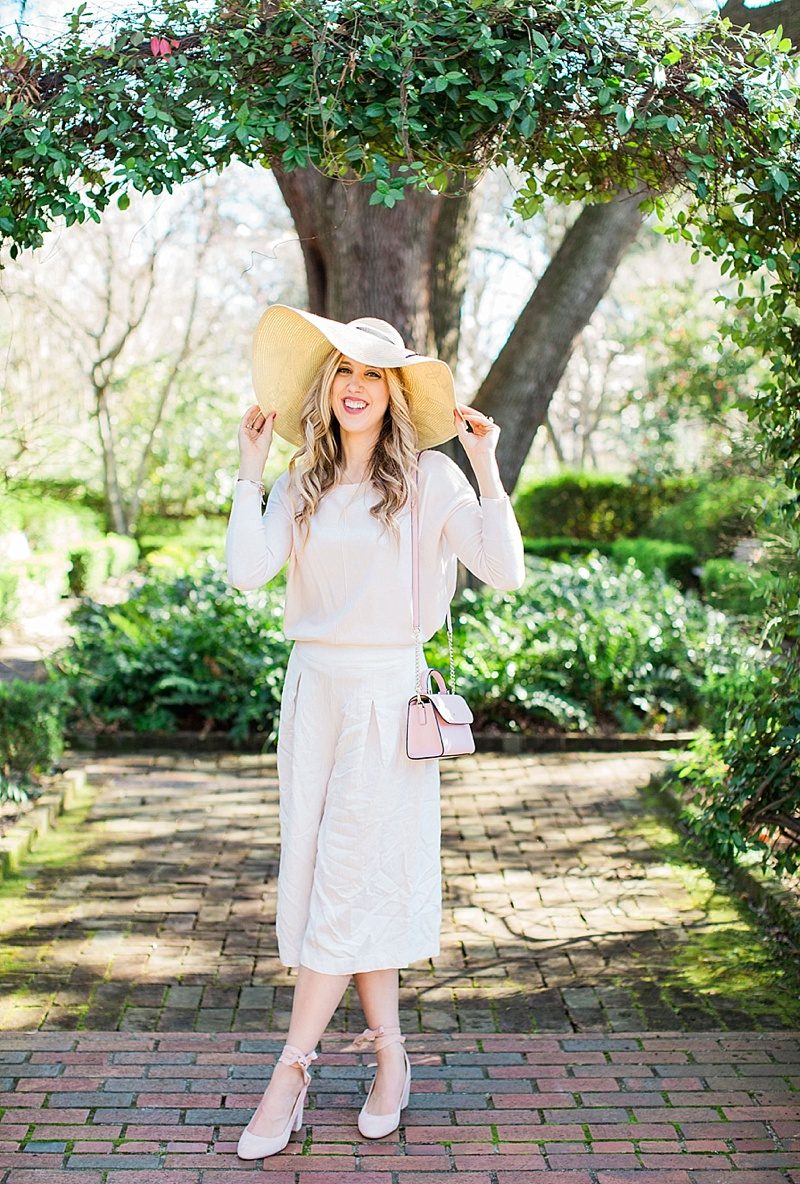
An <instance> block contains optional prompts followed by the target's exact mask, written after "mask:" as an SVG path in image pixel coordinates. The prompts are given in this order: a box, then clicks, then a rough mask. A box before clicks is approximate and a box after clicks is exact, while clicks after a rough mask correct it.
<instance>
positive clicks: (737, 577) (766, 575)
mask: <svg viewBox="0 0 800 1184" xmlns="http://www.w3.org/2000/svg"><path fill="white" fill-rule="evenodd" d="M773 583H774V577H773V575H772V573H771V572H768V571H764V570H763V569H761V568H757V567H753V566H751V565H750V564H748V563H737V562H736V560H735V559H707V560H706V561H705V563H704V564H703V567H702V569H701V572H700V586H701V588H702V591H703V596H704V598H705V599H706V600H707V601H708V603H709V604H713V605H714V606H715V608H720V609H722V610H723V612H726V613H731V614H732V615H734V616H756V615H760V614H761V613H763V612H764V611H765V609H766V607H767V602H768V599H769V594H770V590H771V588H772V585H773Z"/></svg>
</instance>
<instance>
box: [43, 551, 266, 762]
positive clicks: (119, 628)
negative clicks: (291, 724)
mask: <svg viewBox="0 0 800 1184" xmlns="http://www.w3.org/2000/svg"><path fill="white" fill-rule="evenodd" d="M282 585H283V581H282V580H277V581H274V582H273V583H271V584H270V585H268V586H267V587H266V588H264V589H261V590H259V591H258V592H253V593H249V594H245V593H242V592H238V591H236V590H235V589H233V588H231V586H230V585H229V584H228V583H227V580H226V578H225V575H224V569H223V565H222V564H221V563H218V562H216V561H213V562H210V563H209V564H208V566H206V567H204V568H202V569H200V570H198V571H194V572H191V571H190V572H186V573H182V574H180V575H178V576H175V575H174V574H173V573H171V572H164V573H161V572H151V573H150V574H149V577H148V578H147V579H146V580H144V581H143V583H142V584H141V585H140V586H139V587H138V588H136V589H135V590H134V591H133V593H132V594H131V596H130V597H129V599H128V600H126V601H125V602H124V603H122V604H118V605H114V606H111V607H109V606H104V605H101V604H97V603H96V602H94V601H92V600H90V599H87V600H84V601H83V602H82V603H81V604H80V605H79V606H78V607H77V608H76V609H75V610H74V611H73V613H72V614H71V617H70V620H71V623H72V624H73V625H74V627H75V629H74V638H73V642H72V644H71V645H70V646H69V647H68V648H66V649H65V650H63V651H62V652H61V653H60V654H59V655H57V658H56V663H57V665H58V667H59V669H60V671H61V673H62V677H63V678H64V679H65V680H66V683H67V685H68V687H69V689H70V692H71V694H72V697H73V701H74V704H75V710H74V712H73V715H72V716H71V718H70V724H71V726H72V727H76V726H78V725H80V724H84V723H87V722H88V723H90V724H91V725H92V726H94V725H95V724H96V723H97V721H98V720H101V721H103V722H104V723H105V724H106V725H109V726H112V727H123V728H131V729H133V730H135V731H149V730H151V729H153V730H163V731H166V732H174V731H176V730H178V729H181V728H188V729H194V730H200V729H202V728H204V727H205V728H208V727H212V726H213V727H216V728H221V729H227V730H228V732H229V735H230V736H231V738H232V740H233V741H239V740H241V739H243V738H244V737H246V736H254V737H257V738H261V739H263V740H265V741H272V740H274V738H275V736H276V733H277V714H278V711H279V707H280V693H281V687H282V679H283V670H284V668H285V662H286V658H287V657H288V652H289V643H288V642H287V641H286V639H285V637H284V636H283V624H282V623H283V604H282Z"/></svg>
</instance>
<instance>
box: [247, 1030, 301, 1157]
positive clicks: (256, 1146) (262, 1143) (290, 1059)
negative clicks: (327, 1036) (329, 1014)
mask: <svg viewBox="0 0 800 1184" xmlns="http://www.w3.org/2000/svg"><path fill="white" fill-rule="evenodd" d="M316 1059H317V1054H316V1053H315V1052H313V1051H312V1052H309V1053H304V1052H302V1051H301V1049H299V1048H295V1046H294V1045H293V1044H286V1045H284V1047H283V1051H282V1052H281V1055H280V1056H279V1057H278V1060H279V1061H282V1062H283V1063H284V1065H297V1066H298V1067H299V1068H301V1069H302V1071H303V1088H302V1089H301V1090H300V1093H299V1094H298V1095H297V1101H296V1102H295V1104H294V1108H293V1109H292V1112H291V1114H290V1115H289V1121H288V1122H287V1123H286V1126H285V1127H284V1128H283V1130H282V1131H281V1133H280V1134H279V1135H273V1136H272V1137H271V1138H265V1137H264V1136H262V1135H254V1134H253V1132H252V1131H251V1130H250V1129H249V1124H248V1127H246V1128H245V1129H244V1130H243V1131H242V1133H241V1135H240V1136H239V1144H238V1146H237V1148H236V1154H237V1155H238V1156H239V1158H240V1159H265V1158H266V1157H267V1156H268V1155H275V1154H276V1153H277V1152H278V1151H283V1149H284V1147H285V1146H286V1144H287V1143H288V1142H289V1137H290V1136H291V1133H292V1131H299V1130H300V1127H301V1126H302V1125H303V1106H304V1105H305V1100H306V1094H307V1093H308V1086H309V1084H310V1082H311V1074H310V1073H309V1072H308V1066H309V1065H310V1063H311V1062H312V1061H315V1060H316ZM251 1121H252V1120H251Z"/></svg>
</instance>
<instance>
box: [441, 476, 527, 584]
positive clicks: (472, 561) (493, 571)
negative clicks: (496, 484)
mask: <svg viewBox="0 0 800 1184" xmlns="http://www.w3.org/2000/svg"><path fill="white" fill-rule="evenodd" d="M444 531H445V536H446V538H447V541H448V543H449V545H450V547H451V548H452V550H453V551H454V553H455V554H456V555H457V556H458V558H459V559H460V560H461V562H462V563H463V564H464V565H465V567H468V568H469V570H470V571H471V572H472V573H473V575H476V576H477V577H478V579H479V580H483V582H484V584H488V585H489V586H490V587H491V588H497V589H499V590H500V591H502V592H513V591H514V590H515V589H516V588H521V587H522V585H523V583H524V582H525V551H524V548H523V545H522V535H521V534H520V529H519V523H518V522H517V520H516V517H515V516H514V511H513V509H512V507H511V499H510V498H509V497H508V495H507V494H506V496H505V497H497V498H495V497H481V499H480V501H478V498H477V496H476V497H474V498H473V500H472V502H467V503H465V504H464V505H462V506H461V507H460V508H459V509H457V510H456V511H455V512H454V513H453V514H451V515H450V517H449V518H448V519H447V522H446V524H445V528H444Z"/></svg>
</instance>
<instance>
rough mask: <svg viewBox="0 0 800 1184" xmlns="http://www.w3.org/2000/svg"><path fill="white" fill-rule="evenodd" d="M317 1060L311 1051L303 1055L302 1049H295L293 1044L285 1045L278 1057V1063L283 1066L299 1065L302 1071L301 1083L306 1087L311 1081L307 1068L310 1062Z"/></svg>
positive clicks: (314, 1053)
mask: <svg viewBox="0 0 800 1184" xmlns="http://www.w3.org/2000/svg"><path fill="white" fill-rule="evenodd" d="M316 1059H317V1054H316V1052H314V1050H313V1049H312V1050H311V1052H308V1053H304V1052H303V1051H302V1049H299V1048H296V1047H295V1046H294V1045H293V1044H285V1045H284V1047H283V1051H282V1052H281V1055H280V1056H279V1057H278V1060H279V1061H283V1063H284V1065H299V1066H300V1068H301V1069H302V1070H303V1083H304V1084H305V1085H308V1083H309V1082H310V1081H311V1074H310V1073H309V1071H308V1066H309V1065H310V1064H311V1062H312V1061H315V1060H316Z"/></svg>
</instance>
